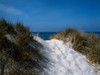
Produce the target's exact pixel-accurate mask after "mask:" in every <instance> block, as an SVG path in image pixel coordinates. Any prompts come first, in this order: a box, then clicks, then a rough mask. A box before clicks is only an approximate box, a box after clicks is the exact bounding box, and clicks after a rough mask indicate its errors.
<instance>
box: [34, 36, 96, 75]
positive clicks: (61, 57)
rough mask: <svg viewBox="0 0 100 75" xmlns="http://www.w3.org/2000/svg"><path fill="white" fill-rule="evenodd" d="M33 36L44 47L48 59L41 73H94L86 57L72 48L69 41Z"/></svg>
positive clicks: (55, 74)
mask: <svg viewBox="0 0 100 75" xmlns="http://www.w3.org/2000/svg"><path fill="white" fill-rule="evenodd" d="M34 38H35V39H36V40H37V41H38V42H40V43H41V44H42V45H43V46H44V47H45V50H44V54H45V55H46V57H47V58H48V59H49V60H50V62H48V65H47V68H45V71H44V72H43V73H42V74H41V75H96V74H95V72H94V68H93V67H92V66H91V65H89V63H87V62H86V57H85V56H84V55H82V54H80V53H78V52H76V51H75V50H73V49H72V46H71V44H70V43H69V42H68V43H66V44H65V43H63V41H60V40H56V39H52V40H46V41H44V40H42V39H40V38H39V37H34Z"/></svg>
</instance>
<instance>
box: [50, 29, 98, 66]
mask: <svg viewBox="0 0 100 75" xmlns="http://www.w3.org/2000/svg"><path fill="white" fill-rule="evenodd" d="M50 38H51V39H53V38H56V39H59V40H63V41H64V42H67V41H70V42H71V43H72V44H73V48H74V49H75V50H76V51H78V52H80V53H82V54H84V55H86V56H87V58H88V59H89V60H90V62H92V63H98V64H100V37H99V36H98V35H96V34H94V33H89V34H87V33H84V32H81V31H78V30H76V29H72V28H69V29H66V30H64V31H61V32H59V33H58V34H57V35H52V36H51V37H50Z"/></svg>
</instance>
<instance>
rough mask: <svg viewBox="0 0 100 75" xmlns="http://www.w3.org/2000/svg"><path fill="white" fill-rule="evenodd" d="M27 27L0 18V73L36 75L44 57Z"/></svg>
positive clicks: (2, 74) (1, 74) (3, 74)
mask: <svg viewBox="0 0 100 75" xmlns="http://www.w3.org/2000/svg"><path fill="white" fill-rule="evenodd" d="M33 37H34V36H32V34H31V33H30V30H29V28H27V27H24V26H23V24H21V23H16V25H13V24H11V23H9V22H7V21H6V20H4V19H2V20H0V71H1V72H0V75H5V74H6V75H38V72H39V71H42V70H43V69H42V67H45V65H44V64H42V62H45V60H46V58H45V57H44V56H43V55H42V54H41V53H40V49H39V48H40V47H42V45H41V44H40V43H38V42H37V41H36V40H34V39H33Z"/></svg>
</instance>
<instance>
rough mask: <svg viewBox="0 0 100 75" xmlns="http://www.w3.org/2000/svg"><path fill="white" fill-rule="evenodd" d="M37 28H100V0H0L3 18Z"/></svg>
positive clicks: (0, 11) (0, 10)
mask: <svg viewBox="0 0 100 75" xmlns="http://www.w3.org/2000/svg"><path fill="white" fill-rule="evenodd" d="M2 17H4V18H5V19H7V20H8V21H11V22H13V23H16V22H19V21H20V22H22V23H24V24H25V26H29V27H30V29H31V31H35V32H57V31H61V30H63V29H66V28H69V27H72V28H78V29H80V30H83V31H100V0H0V18H2Z"/></svg>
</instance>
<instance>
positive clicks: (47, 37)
mask: <svg viewBox="0 0 100 75" xmlns="http://www.w3.org/2000/svg"><path fill="white" fill-rule="evenodd" d="M39 33H40V37H41V38H43V39H44V40H50V36H51V35H53V34H57V32H39ZM33 34H34V35H37V34H38V32H34V33H33Z"/></svg>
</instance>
